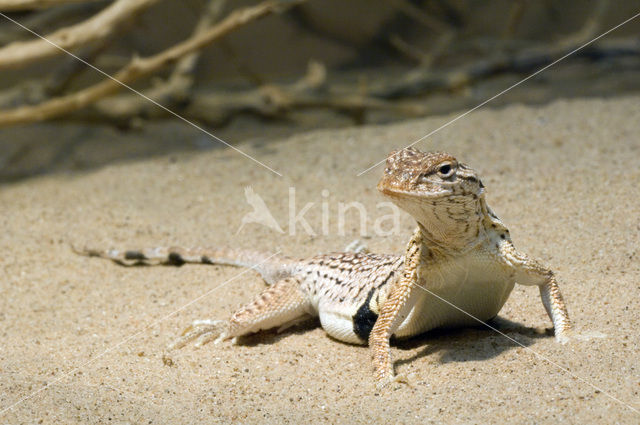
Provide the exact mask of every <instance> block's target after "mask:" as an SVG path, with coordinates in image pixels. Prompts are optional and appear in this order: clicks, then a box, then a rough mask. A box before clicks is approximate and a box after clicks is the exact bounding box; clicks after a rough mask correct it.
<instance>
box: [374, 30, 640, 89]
mask: <svg viewBox="0 0 640 425" xmlns="http://www.w3.org/2000/svg"><path fill="white" fill-rule="evenodd" d="M578 46H579V45H575V46H565V44H564V43H560V44H556V45H552V46H540V47H531V48H528V49H523V50H521V51H520V52H518V53H515V54H513V55H509V56H507V55H505V54H498V55H495V56H493V57H490V58H487V59H481V60H478V61H476V62H472V63H469V64H465V65H464V66H461V67H457V68H454V69H450V70H446V71H429V70H425V69H423V68H421V67H418V68H416V69H414V70H412V71H410V72H409V73H407V74H405V76H404V77H401V78H394V79H393V80H388V81H378V82H377V83H376V84H375V85H374V86H373V88H372V89H371V91H370V92H369V95H370V96H374V97H377V98H382V99H395V98H401V97H406V96H419V95H423V94H426V93H431V92H434V91H441V90H456V89H459V88H461V87H464V86H466V85H469V84H472V83H474V82H476V81H479V80H482V79H485V78H489V77H491V76H494V75H496V74H499V73H507V72H517V73H523V72H529V71H531V70H533V69H536V68H539V67H541V66H544V65H546V64H548V63H550V62H552V61H553V60H554V59H556V58H558V57H561V56H562V55H565V54H567V53H568V52H570V51H572V50H574V49H575V48H577V47H578ZM638 55H640V41H639V40H637V39H636V40H634V39H622V40H608V41H606V42H599V43H597V44H592V45H590V46H588V47H585V48H584V49H582V50H580V51H579V52H576V53H575V55H574V56H573V57H574V58H579V57H583V58H584V57H587V58H596V59H599V58H604V57H608V58H610V57H620V56H638Z"/></svg>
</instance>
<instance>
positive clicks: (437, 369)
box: [0, 97, 640, 424]
mask: <svg viewBox="0 0 640 425" xmlns="http://www.w3.org/2000/svg"><path fill="white" fill-rule="evenodd" d="M454 116H455V114H453V115H449V116H443V117H434V118H429V119H423V120H417V121H409V122H404V123H401V124H394V125H388V126H372V127H361V128H351V129H344V130H335V131H331V130H324V131H317V132H312V133H305V134H299V135H295V136H291V137H289V138H286V139H281V140H277V141H273V142H269V143H260V142H246V143H241V144H239V145H237V146H238V148H240V149H242V150H243V151H244V152H246V153H247V154H249V155H251V156H254V157H255V158H257V159H259V160H260V161H262V162H264V163H265V164H267V165H268V166H269V167H271V168H273V169H274V170H277V171H279V172H280V173H282V174H283V177H279V176H277V175H275V174H273V173H272V172H270V171H268V170H266V169H265V168H263V167H261V166H259V165H257V164H256V163H254V162H252V161H250V160H248V159H247V158H245V157H243V156H242V155H240V154H238V153H237V152H234V151H233V150H231V149H227V148H225V149H214V150H207V151H201V152H182V153H180V152H177V153H176V152H174V153H171V154H167V155H160V156H157V157H153V158H147V159H143V160H138V161H124V162H123V161H119V162H115V163H112V164H110V165H107V166H104V167H102V168H96V169H94V170H91V171H87V172H66V173H65V172H59V173H52V174H45V175H43V176H41V177H37V178H31V179H21V180H19V181H17V182H14V183H11V184H8V183H7V184H4V185H3V186H1V187H0V206H1V210H2V214H0V249H1V252H2V255H1V256H0V329H1V337H2V348H1V349H0V409H3V410H2V413H1V415H0V423H74V422H82V423H198V422H203V423H229V422H242V423H264V422H268V423H298V422H307V423H309V422H314V423H316V422H328V423H363V424H370V423H383V422H384V423H505V422H508V423H557V422H558V421H560V422H568V423H638V422H639V421H640V413H638V410H640V396H639V391H640V371H639V368H640V364H639V360H640V354H639V352H640V337H639V333H638V324H639V317H640V313H639V312H640V262H639V261H638V260H639V258H638V257H639V255H640V251H639V245H638V240H639V235H640V224H639V223H640V221H639V214H640V196H638V195H639V194H640V189H639V183H640V137H639V136H638V135H639V134H640V98H639V97H623V98H612V99H601V100H598V99H596V100H574V101H556V102H554V103H552V104H550V105H547V106H543V107H535V108H532V107H525V106H520V105H512V106H509V107H505V108H503V109H500V110H491V109H488V108H485V109H483V110H480V111H477V112H475V113H473V114H471V115H469V116H467V117H465V118H464V119H461V120H460V121H458V122H456V123H455V124H453V125H451V126H450V127H447V128H446V129H444V130H442V131H440V132H438V133H437V134H435V135H433V136H432V137H430V138H429V139H428V140H426V141H423V142H421V143H419V144H418V147H420V148H421V149H423V150H427V149H438V150H447V151H449V152H451V153H453V154H455V155H456V156H457V157H459V158H460V159H461V160H462V161H464V162H466V163H468V164H470V165H472V166H473V167H474V168H476V169H477V170H479V172H480V173H481V175H482V176H483V181H484V183H485V185H486V186H487V190H488V194H487V199H488V202H489V204H490V205H491V206H492V207H493V209H494V210H495V211H496V212H497V213H498V215H499V216H500V217H501V218H502V219H503V220H504V221H505V222H506V223H507V225H508V226H509V227H510V229H511V233H512V237H513V240H514V242H515V244H516V246H517V247H519V248H520V249H522V250H523V251H525V252H527V253H529V254H530V255H532V256H534V257H537V258H539V259H540V260H541V261H543V262H544V263H546V264H548V265H549V266H550V267H551V268H552V269H553V270H555V271H556V273H557V276H558V278H559V281H560V284H561V289H562V291H563V293H564V295H565V299H566V301H567V303H568V306H569V311H570V314H571V317H572V319H573V321H574V322H575V326H576V329H577V332H578V333H580V334H587V335H592V334H594V333H600V334H603V335H606V336H605V337H604V338H595V339H591V340H588V341H581V340H576V341H573V342H572V343H571V344H569V345H566V346H562V345H559V344H557V343H556V342H555V341H554V339H553V337H552V336H551V335H550V332H549V331H548V330H547V331H546V332H545V328H548V327H550V322H549V320H548V318H547V317H546V314H545V312H544V309H543V307H542V304H541V302H540V298H539V295H538V290H537V289H536V288H531V287H521V286H517V287H516V288H515V290H514V291H513V293H512V295H511V297H510V299H509V300H508V302H507V304H506V305H505V307H504V308H503V309H502V311H501V312H500V319H499V320H498V321H497V322H496V326H497V327H498V328H499V329H500V331H501V332H503V333H505V334H506V335H508V336H509V337H510V338H513V339H516V340H517V341H519V342H520V343H521V344H522V345H524V346H525V347H526V348H523V347H521V346H519V345H517V344H515V343H514V342H512V341H511V340H509V339H507V338H506V337H505V336H502V335H500V334H498V333H496V332H495V331H492V330H490V329H487V328H482V327H480V328H471V329H462V330H453V331H446V332H442V331H441V332H432V333H429V334H426V335H424V336H420V337H417V338H414V339H411V340H409V341H406V342H401V343H399V344H397V345H396V346H394V347H393V349H392V353H393V357H394V359H395V362H396V363H395V365H396V369H397V371H398V372H401V373H405V374H408V375H410V377H411V381H412V384H413V386H406V385H398V386H394V387H392V388H391V389H389V390H388V391H385V392H383V393H382V394H377V393H376V391H375V387H374V385H373V381H372V373H371V367H370V363H369V352H368V351H367V348H366V347H362V346H354V345H348V344H344V343H341V342H338V341H335V340H332V339H331V338H329V337H327V336H326V334H325V333H324V331H323V330H322V329H321V328H319V327H317V324H316V323H314V322H310V323H308V324H306V325H302V326H299V327H297V328H295V329H292V330H289V331H286V332H283V333H280V334H277V333H275V332H266V333H262V334H259V335H256V336H252V337H250V338H248V339H247V340H246V341H245V343H244V344H243V345H238V346H233V345H230V344H220V345H213V344H208V345H205V346H204V347H202V348H200V349H194V348H193V347H192V346H187V347H185V348H183V349H181V350H174V351H168V350H167V348H166V347H167V345H168V344H169V343H170V342H171V341H172V340H173V339H174V338H175V337H176V336H177V335H178V334H179V333H180V331H181V330H182V329H183V328H184V327H186V326H187V325H188V324H189V323H190V322H191V321H192V320H194V319H201V318H225V317H226V316H227V315H228V314H229V313H230V312H231V311H232V310H233V309H234V308H235V307H237V306H238V305H240V304H241V303H243V302H246V301H248V300H249V299H250V298H251V297H252V296H253V294H256V293H257V292H259V291H260V290H261V289H262V288H263V287H264V283H263V282H262V281H261V279H260V278H259V276H258V275H257V274H255V273H253V272H251V271H249V272H245V273H243V274H241V275H240V274H239V273H241V272H242V270H241V269H237V268H233V267H222V266H206V265H185V266H183V267H179V268H177V267H135V268H125V267H120V266H117V265H115V264H113V263H110V262H107V261H102V260H99V259H90V258H85V257H81V256H77V255H75V254H74V253H72V251H71V250H70V248H69V243H76V244H80V245H89V246H99V247H119V248H125V247H143V246H156V245H184V246H218V245H232V246H238V247H248V248H255V249H262V250H265V251H269V252H274V251H276V250H281V251H282V253H284V254H287V255H296V256H302V255H312V254H316V253H320V252H327V251H335V250H341V249H343V248H344V247H345V245H347V243H349V242H350V241H351V240H353V239H355V238H358V237H360V235H359V233H360V222H359V220H358V216H357V214H356V213H355V210H351V211H350V213H349V214H346V216H345V225H344V232H339V231H338V223H337V218H336V217H337V208H338V204H339V203H340V202H343V203H347V202H351V201H359V202H361V203H362V205H363V206H364V207H365V208H366V210H367V212H368V213H369V217H368V221H367V229H366V230H365V232H366V234H365V237H364V239H363V240H364V241H365V242H366V243H367V244H368V246H369V248H370V249H371V250H373V251H378V252H401V250H402V249H403V245H404V243H405V241H406V240H407V239H408V236H409V234H410V232H411V229H412V227H413V224H412V222H411V219H410V218H409V217H408V216H406V215H402V217H401V219H400V222H399V225H398V229H397V232H396V233H394V234H392V235H387V236H383V235H380V234H377V233H376V232H375V231H374V229H373V224H374V222H375V220H376V219H377V218H378V217H380V216H382V215H384V214H386V213H388V211H385V210H384V208H383V207H380V206H379V203H380V202H381V201H383V200H382V198H381V196H380V195H379V194H378V193H377V192H376V190H375V184H376V181H377V179H378V177H379V175H380V173H381V171H382V169H381V167H380V166H378V167H376V168H374V169H372V170H371V171H369V172H368V173H365V174H364V175H362V176H360V177H358V176H357V173H359V172H360V171H362V170H364V169H365V168H367V167H369V166H371V165H372V164H374V163H375V162H377V161H379V160H381V159H383V158H384V157H385V156H386V154H387V153H388V152H389V151H390V150H392V149H394V148H398V147H401V146H404V145H407V144H409V143H411V142H413V141H414V140H416V139H418V138H419V137H421V136H423V135H424V134H426V133H428V132H429V131H431V130H433V129H435V128H437V127H438V126H440V125H441V124H443V123H444V122H446V121H447V120H449V119H451V118H453V117H454ZM185 134H186V136H185V137H187V138H188V137H191V138H194V137H201V136H200V135H198V134H195V133H194V132H191V131H186V130H185ZM187 142H188V140H186V139H185V143H187ZM43 143H44V142H43ZM104 143H108V141H105V142H104ZM247 186H251V187H252V189H253V191H254V193H256V194H258V195H259V196H260V197H261V198H262V199H263V200H264V202H265V204H266V205H267V206H268V208H269V209H270V211H271V213H272V214H273V217H274V218H275V219H276V220H277V222H278V224H279V226H280V227H281V229H282V230H283V233H280V232H278V231H275V230H273V229H270V228H268V227H266V226H262V225H259V224H255V223H249V224H247V225H245V227H244V228H243V229H242V230H241V231H240V232H239V233H237V231H238V228H239V226H240V224H241V221H242V217H243V216H244V215H245V214H246V213H248V212H250V211H251V210H252V209H251V207H250V206H249V205H248V204H247V203H246V201H245V193H244V191H245V187H247ZM290 187H294V188H295V191H296V206H295V207H296V211H297V212H300V210H301V209H302V208H303V206H304V205H305V204H306V203H307V202H313V203H314V204H313V205H312V206H311V207H310V208H309V211H308V213H306V215H305V216H304V217H305V218H306V220H307V222H308V223H309V225H310V226H311V228H312V230H314V231H315V233H316V235H315V236H314V235H310V234H309V233H308V232H306V231H305V230H304V228H303V227H301V224H300V223H298V224H297V227H296V232H295V234H294V235H291V234H290V230H291V228H290V225H289V224H290V223H288V217H289V208H290V206H289V202H290V201H289V190H290V189H289V188H290ZM324 189H326V190H328V193H326V192H325V193H324V195H323V192H322V191H323V190H324ZM323 203H324V205H325V206H326V208H327V209H328V211H329V214H328V215H326V216H327V217H329V222H328V226H327V229H325V230H327V231H326V232H323V231H322V220H323V218H322V217H323ZM632 408H634V409H636V411H635V412H634V411H633V410H632ZM7 409H8V410H7Z"/></svg>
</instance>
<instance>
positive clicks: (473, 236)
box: [416, 197, 487, 255]
mask: <svg viewBox="0 0 640 425" xmlns="http://www.w3.org/2000/svg"><path fill="white" fill-rule="evenodd" d="M486 211H487V207H486V203H485V202H484V197H479V198H477V199H474V200H473V201H470V202H464V203H456V204H452V205H447V206H445V207H444V208H439V211H438V212H437V213H436V214H434V216H433V217H420V218H419V219H417V220H416V221H417V222H418V227H417V229H416V231H419V232H420V236H421V241H422V243H423V244H424V245H425V246H426V247H428V248H429V250H431V251H434V252H439V253H442V254H445V255H455V254H459V253H464V252H467V251H469V250H470V249H472V248H474V247H475V246H477V245H478V244H479V243H480V242H481V241H482V240H483V238H484V236H485V235H486V232H485V222H486V219H485V216H486V214H487V212H486Z"/></svg>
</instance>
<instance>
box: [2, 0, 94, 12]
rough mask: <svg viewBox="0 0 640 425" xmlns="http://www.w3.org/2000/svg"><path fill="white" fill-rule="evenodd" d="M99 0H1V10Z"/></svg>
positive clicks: (37, 7) (39, 7)
mask: <svg viewBox="0 0 640 425" xmlns="http://www.w3.org/2000/svg"><path fill="white" fill-rule="evenodd" d="M95 1H98V0H0V10H2V11H14V10H33V9H46V8H49V7H54V6H59V5H63V4H69V3H90V2H95Z"/></svg>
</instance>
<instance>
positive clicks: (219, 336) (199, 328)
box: [169, 277, 312, 349]
mask: <svg viewBox="0 0 640 425" xmlns="http://www.w3.org/2000/svg"><path fill="white" fill-rule="evenodd" d="M311 312H312V307H311V303H310V302H309V300H308V299H307V297H306V296H305V294H304V292H303V291H302V290H301V289H300V283H299V281H298V280H297V279H295V278H292V277H289V278H286V279H282V280H279V281H278V282H276V283H275V284H273V285H271V286H269V287H268V288H267V289H265V290H264V291H263V292H262V293H260V294H259V295H258V296H257V297H255V298H254V299H253V301H251V302H250V303H248V304H245V305H244V306H242V307H240V308H239V309H238V310H236V311H235V312H234V313H233V314H232V315H231V319H230V320H228V321H227V320H195V321H194V322H193V323H192V324H191V325H190V326H188V327H187V328H186V329H185V330H184V331H183V332H182V335H181V336H180V337H179V338H178V339H177V340H176V341H175V342H173V343H172V344H171V345H170V346H169V348H170V349H173V348H182V347H184V346H185V345H187V344H188V343H190V342H191V341H194V340H195V341H196V342H195V344H194V345H195V346H196V347H199V346H201V345H204V344H206V343H208V342H210V341H214V343H218V342H220V341H222V340H225V339H232V340H234V341H235V340H236V338H237V337H241V336H243V335H247V334H250V333H253V332H258V331H260V330H266V329H271V328H275V327H279V331H280V330H282V329H286V328H287V327H289V326H292V325H295V324H296V323H298V322H300V321H302V320H303V319H305V318H306V316H308V315H310V314H311Z"/></svg>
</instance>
